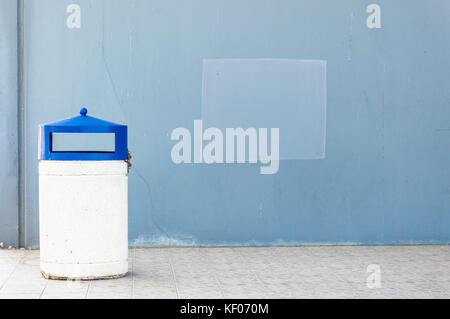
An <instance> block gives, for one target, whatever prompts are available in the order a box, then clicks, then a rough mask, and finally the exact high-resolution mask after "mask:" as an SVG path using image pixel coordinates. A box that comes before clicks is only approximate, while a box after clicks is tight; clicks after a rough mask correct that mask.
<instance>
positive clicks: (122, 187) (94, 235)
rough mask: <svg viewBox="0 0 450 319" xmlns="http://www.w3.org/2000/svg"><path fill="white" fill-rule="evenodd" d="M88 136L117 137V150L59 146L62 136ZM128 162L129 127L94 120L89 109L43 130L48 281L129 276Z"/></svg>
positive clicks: (43, 258) (43, 240)
mask: <svg viewBox="0 0 450 319" xmlns="http://www.w3.org/2000/svg"><path fill="white" fill-rule="evenodd" d="M74 133H77V134H74ZM83 133H89V134H90V136H92V134H93V133H103V134H105V133H110V134H114V135H113V138H114V143H113V148H114V149H113V150H108V151H96V150H89V151H83V150H78V149H77V150H76V151H73V150H70V149H69V150H64V149H63V150H61V149H56V147H55V145H53V144H54V142H55V139H56V137H57V136H59V135H57V134H63V135H67V134H70V136H72V137H73V136H77V137H78V136H87V135H81V134H83ZM72 134H74V135H72ZM94 135H99V134H94ZM127 160H128V148H127V126H126V125H121V124H116V123H111V122H107V121H103V120H100V119H98V118H95V117H91V116H88V115H87V110H86V109H85V108H83V109H81V111H80V116H76V117H73V118H69V119H66V120H62V121H58V122H52V123H48V124H42V125H40V126H39V231H40V250H41V251H40V268H41V273H42V275H43V276H44V277H45V278H48V279H80V280H89V279H103V278H116V277H121V276H124V275H126V274H127V272H128V176H127V174H128V161H127Z"/></svg>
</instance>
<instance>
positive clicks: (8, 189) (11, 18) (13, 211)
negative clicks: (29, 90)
mask: <svg viewBox="0 0 450 319" xmlns="http://www.w3.org/2000/svg"><path fill="white" fill-rule="evenodd" d="M17 26H18V25H17V1H16V0H2V1H1V2H0V247H2V246H3V247H8V246H17V245H18V244H19V198H18V195H19V190H18V187H19V175H18V174H19V161H18V81H17V74H18V72H17V71H18V70H17V69H18V64H17V62H18V56H17V43H18V42H17V41H18V32H17Z"/></svg>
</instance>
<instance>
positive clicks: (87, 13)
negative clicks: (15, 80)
mask: <svg viewBox="0 0 450 319" xmlns="http://www.w3.org/2000/svg"><path fill="white" fill-rule="evenodd" d="M72 2H73V3H77V4H79V5H80V7H81V28H80V29H77V28H74V29H69V28H68V27H67V26H66V19H67V17H68V15H69V14H68V13H66V7H67V5H69V4H70V3H72ZM370 3H372V2H371V1H360V0H354V1H335V0H328V1H325V0H323V1H313V0H307V1H306V0H305V1H300V0H291V1H288V0H286V1H276V0H265V1H250V0H239V1H237V0H236V1H234V0H231V1H230V0H227V1H206V0H203V1H200V0H189V1H186V0H178V1H174V0H170V1H150V0H135V1H125V0H120V1H119V0H114V1H113V0H103V1H100V0H91V1H89V0H76V1H75V0H72V1H67V0H40V1H25V74H24V75H25V92H24V93H25V98H26V105H25V115H26V125H25V130H26V150H27V153H26V159H25V160H26V193H25V195H26V213H25V214H26V223H25V224H26V225H25V226H26V242H25V245H26V246H28V247H36V246H37V245H38V242H39V241H38V238H39V235H38V178H37V164H38V162H37V132H38V130H37V126H38V124H39V123H43V122H48V121H50V120H57V119H61V118H65V117H68V116H72V115H76V113H77V112H78V111H79V109H80V107H81V106H87V107H88V108H89V111H90V114H92V115H94V116H97V117H100V118H103V119H106V120H110V121H114V122H120V123H126V124H128V125H129V148H130V150H131V152H132V154H133V160H132V162H133V168H132V171H131V173H130V177H129V183H130V184H129V236H130V242H132V243H137V244H161V243H163V244H164V243H166V244H204V245H220V244H304V243H358V244H381V243H383V244H397V243H449V242H450V227H449V224H450V165H449V163H450V81H449V75H450V59H449V56H450V42H449V39H450V2H449V1H428V0H421V1H406V0H404V1H378V2H377V3H378V4H379V5H380V7H381V23H382V27H381V28H380V29H369V28H368V27H367V25H366V19H367V16H368V15H369V14H368V13H366V7H367V5H368V4H370ZM215 58H228V59H229V58H239V59H253V58H269V59H314V60H325V61H327V113H326V132H327V133H326V157H325V158H324V159H319V160H282V161H281V162H280V169H279V171H278V173H277V174H274V175H261V174H259V173H258V170H259V165H257V164H213V165H206V164H179V165H176V164H174V163H173V162H172V160H171V155H170V154H171V149H172V147H173V145H174V144H175V142H173V141H171V140H170V135H171V132H172V130H173V129H175V128H177V127H186V128H189V129H190V130H191V132H192V130H193V121H194V120H195V119H200V118H201V116H202V114H201V112H202V109H201V108H202V72H203V71H202V67H203V60H204V59H215ZM282 129H283V128H280V132H282ZM1 163H3V162H1ZM63 213H64V212H61V214H63Z"/></svg>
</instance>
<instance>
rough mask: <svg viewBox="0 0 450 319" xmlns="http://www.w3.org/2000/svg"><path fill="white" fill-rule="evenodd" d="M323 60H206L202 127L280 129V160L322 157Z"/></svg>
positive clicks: (324, 123)
mask: <svg viewBox="0 0 450 319" xmlns="http://www.w3.org/2000/svg"><path fill="white" fill-rule="evenodd" d="M326 82H327V80H326V61H322V60H291V59H205V60H203V79H202V120H203V126H204V128H205V129H206V128H209V127H217V128H219V129H221V130H222V131H223V132H225V129H226V128H239V127H240V128H243V129H247V128H250V127H253V128H256V129H258V128H268V129H269V132H270V128H279V132H280V160H296V159H322V158H325V141H326V104H327V85H326Z"/></svg>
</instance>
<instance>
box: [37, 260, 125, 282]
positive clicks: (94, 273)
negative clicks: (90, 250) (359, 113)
mask: <svg viewBox="0 0 450 319" xmlns="http://www.w3.org/2000/svg"><path fill="white" fill-rule="evenodd" d="M41 274H42V276H43V277H44V278H46V279H52V280H97V279H114V278H121V277H125V276H126V275H127V274H128V261H120V262H113V263H98V264H58V263H47V262H42V261H41Z"/></svg>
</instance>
